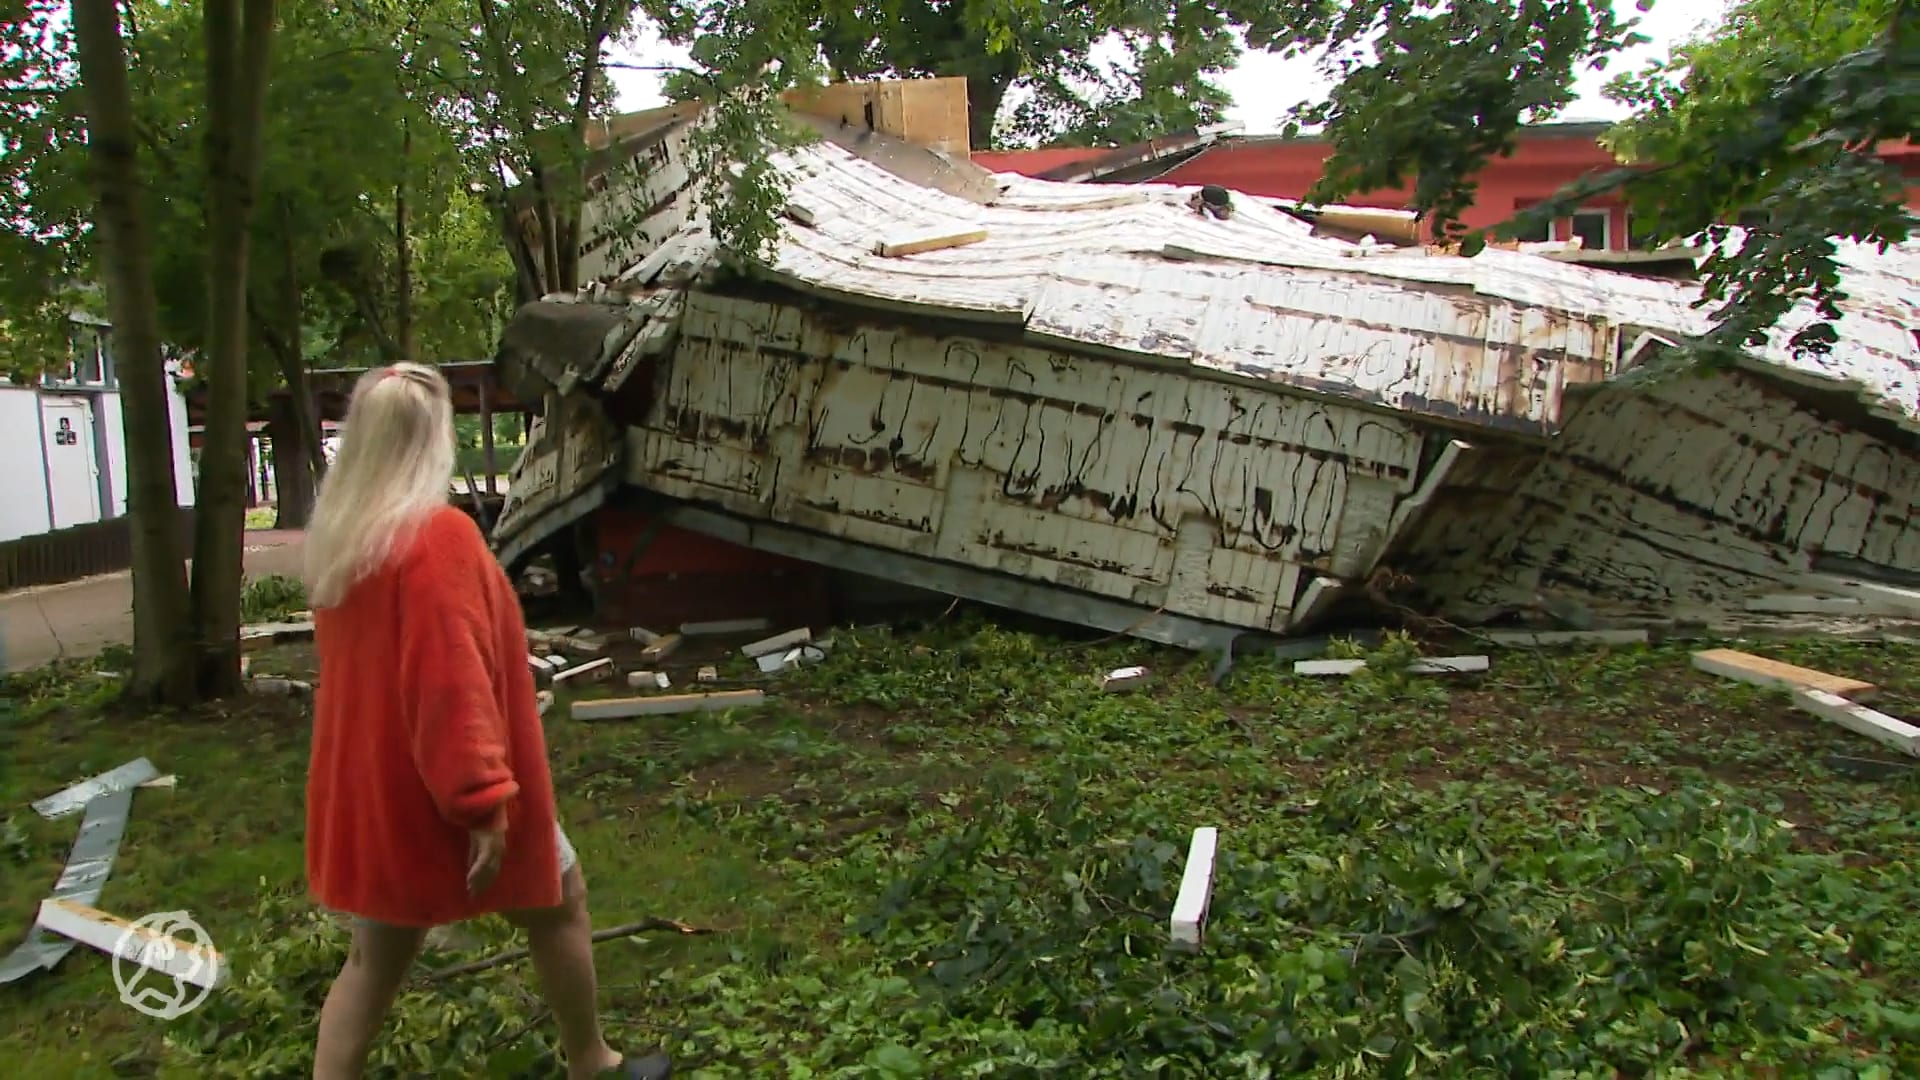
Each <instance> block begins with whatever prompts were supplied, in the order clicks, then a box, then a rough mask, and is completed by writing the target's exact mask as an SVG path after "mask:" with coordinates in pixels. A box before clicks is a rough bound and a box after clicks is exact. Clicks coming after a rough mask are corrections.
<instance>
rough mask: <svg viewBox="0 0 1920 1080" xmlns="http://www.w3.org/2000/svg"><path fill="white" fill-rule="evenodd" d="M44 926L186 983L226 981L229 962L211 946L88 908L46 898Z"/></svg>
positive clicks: (210, 985)
mask: <svg viewBox="0 0 1920 1080" xmlns="http://www.w3.org/2000/svg"><path fill="white" fill-rule="evenodd" d="M39 925H41V926H43V927H45V928H46V929H48V930H50V931H52V932H54V933H56V934H59V935H60V936H61V937H64V938H67V939H69V940H72V941H77V942H79V943H80V944H82V945H91V946H92V947H94V948H96V949H99V950H100V951H101V952H104V953H108V954H110V955H113V956H117V957H119V958H120V959H122V960H130V961H132V962H134V963H136V964H139V965H140V966H141V967H144V968H146V969H148V970H150V971H154V972H157V973H159V974H162V975H165V976H167V977H169V978H173V979H178V980H179V981H181V982H187V983H192V984H193V985H195V986H201V987H205V988H206V989H208V990H214V989H218V988H219V986H220V984H221V983H222V982H224V981H225V976H226V971H227V962H226V959H225V958H224V957H222V956H221V955H220V953H219V952H218V951H217V950H216V949H214V948H213V947H212V946H211V945H198V944H194V943H192V942H187V941H182V940H180V939H179V938H177V937H173V936H172V935H170V934H162V933H160V932H158V931H156V930H153V929H151V928H149V927H145V926H140V925H137V924H135V923H132V922H128V921H127V920H126V919H122V918H120V917H119V916H118V915H109V914H108V913H106V912H104V911H101V910H100V909H98V908H95V907H92V906H89V905H87V904H82V903H78V902H76V901H73V900H55V899H48V900H42V901H41V902H40V922H39Z"/></svg>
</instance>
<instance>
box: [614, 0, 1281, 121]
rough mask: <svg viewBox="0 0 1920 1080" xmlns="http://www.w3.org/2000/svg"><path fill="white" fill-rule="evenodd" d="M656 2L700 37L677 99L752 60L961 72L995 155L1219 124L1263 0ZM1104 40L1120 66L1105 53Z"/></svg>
mask: <svg viewBox="0 0 1920 1080" xmlns="http://www.w3.org/2000/svg"><path fill="white" fill-rule="evenodd" d="M647 10H648V13H649V14H650V15H652V16H654V17H655V18H656V19H658V20H659V21H660V23H661V27H662V30H663V32H664V34H665V35H666V36H667V37H668V38H669V39H671V40H676V41H680V42H683V43H686V44H689V45H691V47H692V52H693V56H694V59H695V61H696V63H698V64H699V65H700V69H701V72H702V74H703V75H704V76H706V78H705V79H681V80H676V81H675V82H674V84H673V86H672V88H671V92H672V93H673V94H674V96H678V97H691V96H695V95H696V94H698V93H700V91H701V88H702V87H703V86H710V85H712V82H713V81H714V78H715V77H716V76H717V77H718V78H719V80H720V81H725V80H726V78H727V77H729V76H734V77H737V76H738V75H740V74H741V73H755V72H757V71H759V65H758V64H755V63H748V61H753V60H759V61H761V62H764V61H765V60H772V59H778V60H781V61H782V69H783V71H784V72H785V73H786V75H787V76H788V77H789V78H790V79H791V78H793V77H794V76H801V77H802V78H805V77H807V76H811V75H824V76H825V77H827V78H831V79H838V80H853V79H871V78H913V77H923V76H958V77H963V78H965V79H966V80H967V106H968V111H969V123H970V125H971V129H972V130H971V141H972V145H973V147H974V149H976V150H985V149H988V148H990V147H993V146H995V145H999V144H1002V143H1004V144H1006V145H1035V144H1038V143H1043V142H1045V143H1059V142H1067V143H1081V144H1093V143H1104V142H1129V141H1134V140H1138V139H1142V138H1146V137H1148V136H1151V135H1157V134H1163V133H1165V132H1167V131H1170V130H1179V129H1182V128H1191V127H1195V126H1197V125H1201V124H1209V123H1213V122H1215V121H1217V120H1218V119H1219V118H1220V116H1221V114H1222V112H1223V111H1224V110H1225V108H1226V107H1227V106H1228V105H1230V104H1231V103H1232V101H1231V99H1230V97H1229V96H1228V95H1227V93H1226V91H1225V90H1223V89H1221V87H1220V86H1219V85H1218V84H1217V83H1216V82H1214V81H1213V79H1214V77H1215V76H1217V75H1219V74H1220V73H1222V72H1224V71H1226V70H1228V69H1229V68H1231V67H1232V66H1233V65H1234V63H1235V61H1236V60H1237V59H1238V57H1239V55H1240V46H1239V42H1238V39H1237V37H1236V31H1240V30H1244V29H1246V28H1248V27H1249V26H1250V25H1251V20H1252V18H1253V14H1254V12H1255V11H1257V10H1258V6H1257V5H1251V4H1242V3H1234V4H1224V5H1222V4H1215V3H1210V2H1201V0H1176V2H1172V3H1161V4H1133V3H1128V4H1118V3H1103V2H1096V3H1077V2H1062V0H958V2H954V3H934V2H932V0H833V2H830V3H824V4H805V5H787V4H783V3H767V2H749V3H745V4H736V3H716V2H713V0H655V2H653V3H649V4H648V7H647ZM743 38H751V41H750V42H748V41H743V40H742V39H743ZM1103 42H1104V43H1107V44H1109V45H1110V46H1111V47H1112V49H1113V50H1114V51H1115V52H1116V53H1117V55H1118V57H1119V59H1118V61H1117V62H1116V63H1113V64H1101V63H1099V62H1097V61H1096V60H1095V59H1094V57H1093V52H1094V48H1095V46H1096V45H1100V44H1101V43H1103ZM803 73H804V74H803ZM1009 102H1016V104H1013V105H1011V106H1009V105H1008V103H1009ZM1002 121H1004V124H1002V123H1001V122H1002ZM1002 136H1004V138H1003V137H1002Z"/></svg>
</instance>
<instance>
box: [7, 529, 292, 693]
mask: <svg viewBox="0 0 1920 1080" xmlns="http://www.w3.org/2000/svg"><path fill="white" fill-rule="evenodd" d="M302 536H303V534H301V533H298V532H267V531H262V532H251V533H248V534H247V547H246V561H245V568H246V575H247V577H249V578H257V577H265V576H267V575H269V574H285V575H287V576H289V577H297V576H299V574H300V548H301V539H302ZM132 642H133V576H132V575H131V574H130V573H127V572H125V571H123V572H121V573H118V574H104V575H102V576H100V577H93V578H84V579H82V580H80V581H69V582H66V583H65V584H61V585H45V586H41V587H39V588H34V589H21V590H18V591H16V592H9V593H0V666H4V668H5V670H7V671H10V672H12V671H28V670H31V669H33V668H37V667H42V666H44V665H46V664H50V663H52V662H53V661H55V660H57V659H60V658H61V657H63V656H65V657H87V656H93V655H96V654H97V653H99V651H100V650H101V649H103V648H105V647H107V646H108V645H114V644H132Z"/></svg>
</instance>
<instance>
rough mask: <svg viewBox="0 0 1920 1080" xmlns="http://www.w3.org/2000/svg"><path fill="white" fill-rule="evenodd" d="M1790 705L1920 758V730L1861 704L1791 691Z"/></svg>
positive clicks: (1816, 692)
mask: <svg viewBox="0 0 1920 1080" xmlns="http://www.w3.org/2000/svg"><path fill="white" fill-rule="evenodd" d="M1793 703H1794V704H1795V705H1798V706H1799V707H1800V708H1801V709H1802V710H1804V711H1806V712H1809V713H1812V714H1813V715H1815V716H1817V717H1819V718H1820V719H1822V720H1826V721H1828V722H1829V723H1834V724H1838V725H1840V726H1841V727H1843V728H1846V729H1847V730H1848V731H1852V732H1855V733H1857V734H1860V735H1865V736H1866V737H1867V738H1869V739H1872V740H1873V741H1875V742H1877V743H1881V744H1883V745H1886V746H1890V747H1892V748H1893V749H1895V750H1898V751H1900V752H1901V753H1903V754H1906V755H1907V756H1909V757H1920V727H1914V726H1913V725H1912V724H1909V723H1907V722H1906V721H1904V720H1898V719H1895V718H1894V717H1891V716H1888V715H1887V714H1886V713H1883V712H1876V711H1874V710H1873V709H1870V708H1868V707H1866V706H1865V705H1856V704H1854V703H1853V702H1851V701H1848V700H1847V699H1846V698H1843V697H1841V696H1840V695H1839V694H1834V693H1829V692H1828V691H1825V690H1814V689H1811V688H1801V689H1798V690H1795V691H1794V692H1793Z"/></svg>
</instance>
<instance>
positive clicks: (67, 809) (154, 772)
mask: <svg viewBox="0 0 1920 1080" xmlns="http://www.w3.org/2000/svg"><path fill="white" fill-rule="evenodd" d="M159 775H160V770H159V769H156V768H154V766H153V762H151V761H148V760H147V759H146V758H135V759H133V760H132V761H129V762H127V763H126V764H125V765H121V766H119V767H117V768H114V769H110V770H108V771H107V772H103V773H101V774H100V775H98V776H95V777H92V778H90V779H87V780H82V781H80V782H79V783H77V784H75V785H73V786H72V787H70V788H67V789H66V790H64V791H57V792H54V793H53V794H52V795H49V796H47V797H46V798H44V799H41V800H40V801H38V802H36V803H34V804H33V810H34V812H35V813H37V814H39V815H40V816H41V817H44V818H59V817H65V816H67V815H68V814H71V813H73V812H74V811H76V810H83V809H85V808H86V807H87V805H88V804H89V803H91V802H93V800H95V799H98V798H100V797H101V796H102V795H111V794H113V793H114V792H116V791H126V790H129V789H132V788H136V787H139V786H140V785H141V784H144V783H146V782H147V781H149V780H151V779H153V778H154V777H156V776H159Z"/></svg>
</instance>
